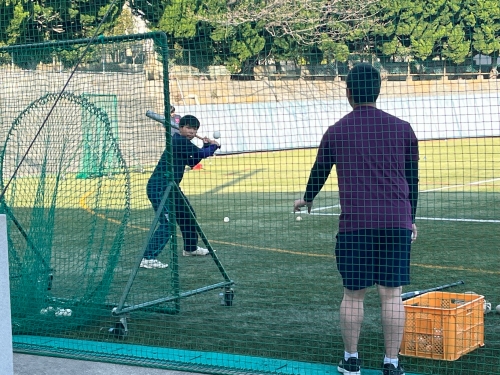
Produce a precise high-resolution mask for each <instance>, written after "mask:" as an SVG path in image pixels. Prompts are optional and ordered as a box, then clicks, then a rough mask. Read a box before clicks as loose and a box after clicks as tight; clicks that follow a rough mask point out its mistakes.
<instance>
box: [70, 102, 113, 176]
mask: <svg viewBox="0 0 500 375" xmlns="http://www.w3.org/2000/svg"><path fill="white" fill-rule="evenodd" d="M83 97H84V98H86V99H87V100H89V101H90V102H91V103H93V104H94V105H95V106H96V107H98V108H100V109H102V110H103V111H104V112H105V113H106V114H107V115H108V118H109V119H110V123H111V125H110V127H111V131H112V132H113V134H115V136H116V135H118V115H117V113H116V111H117V100H116V95H93V94H88V95H85V94H83ZM82 116H83V120H82V128H83V133H84V136H83V137H84V139H85V140H84V143H83V147H84V150H85V151H84V156H83V163H82V165H81V166H80V170H81V172H79V173H78V174H77V178H88V177H91V176H99V175H100V173H105V174H107V175H110V174H112V173H116V172H118V171H114V170H113V168H112V167H113V157H114V155H113V154H112V153H108V154H107V155H106V159H108V160H106V161H104V163H105V164H106V165H105V167H104V168H99V165H100V164H102V161H101V157H99V153H100V152H99V150H101V149H102V148H103V145H99V144H95V142H96V141H101V142H102V140H101V139H102V137H100V136H99V135H97V136H95V135H94V133H100V132H104V129H99V128H98V127H97V126H96V125H97V124H96V123H95V122H94V121H93V118H92V116H88V113H87V111H85V110H84V111H83V114H82ZM117 141H118V140H117ZM96 150H97V152H96Z"/></svg>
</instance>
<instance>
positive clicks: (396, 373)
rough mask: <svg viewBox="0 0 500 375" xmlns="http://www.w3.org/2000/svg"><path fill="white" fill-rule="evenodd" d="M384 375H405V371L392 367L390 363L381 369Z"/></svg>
mask: <svg viewBox="0 0 500 375" xmlns="http://www.w3.org/2000/svg"><path fill="white" fill-rule="evenodd" d="M383 373H384V375H405V369H404V368H402V367H401V365H398V367H396V366H394V365H393V364H392V363H385V364H384V367H383Z"/></svg>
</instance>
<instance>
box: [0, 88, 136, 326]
mask: <svg viewBox="0 0 500 375" xmlns="http://www.w3.org/2000/svg"><path fill="white" fill-rule="evenodd" d="M56 98H58V94H46V95H44V96H42V97H41V98H40V99H38V100H36V101H34V102H32V103H30V104H29V105H28V106H27V107H26V108H24V109H23V110H22V111H20V113H19V116H18V117H16V118H15V119H14V121H13V122H12V127H11V128H10V129H9V131H8V133H7V137H6V141H5V144H4V147H3V148H2V150H3V152H2V154H1V155H0V160H1V164H2V179H1V182H2V187H5V186H6V184H7V183H8V182H10V186H9V189H8V192H7V194H6V195H5V196H4V200H3V201H2V210H3V212H4V213H5V214H6V215H7V217H8V219H9V224H11V225H9V244H10V249H9V260H10V265H11V268H10V270H11V280H12V284H11V285H12V289H11V295H12V310H13V315H12V318H13V321H14V324H15V325H14V327H13V328H14V332H17V331H19V332H34V333H39V332H53V330H54V329H67V328H68V327H70V326H75V325H81V324H84V323H85V322H87V321H88V320H89V319H91V318H92V317H93V316H95V315H96V314H99V307H100V308H101V309H102V308H103V306H104V303H105V301H106V297H107V293H108V289H109V287H110V284H111V282H112V280H113V270H114V269H115V268H116V266H117V264H118V260H119V257H120V250H121V247H122V244H123V240H124V238H123V236H124V228H125V225H126V223H127V219H128V216H129V210H130V181H129V180H130V176H129V174H128V170H127V168H126V165H125V163H124V160H123V158H122V157H121V155H120V150H119V148H118V144H117V142H116V139H115V136H114V135H113V132H112V129H111V123H110V120H109V118H108V116H107V114H106V112H104V111H102V110H100V109H99V108H97V107H96V106H94V105H93V104H92V103H90V102H89V101H88V100H86V99H85V98H84V97H81V96H76V95H73V94H69V93H65V94H63V95H62V96H61V97H60V98H59V102H58V103H57V106H56V107H55V108H54V111H53V112H52V114H51V116H50V117H49V118H48V121H47V122H46V123H45V125H44V127H43V128H41V129H40V128H39V126H40V125H41V124H42V122H43V119H44V116H46V114H47V113H48V111H49V109H50V108H51V107H52V106H53V104H54V102H55V100H56ZM84 119H85V120H86V121H91V122H92V123H93V124H94V125H96V128H97V129H98V131H97V132H93V133H92V134H91V133H90V132H88V131H87V132H86V134H85V135H86V136H87V140H88V138H90V139H92V140H93V143H94V144H96V145H97V147H96V148H95V149H94V150H93V154H94V155H95V164H94V168H95V171H96V175H97V176H101V177H102V176H104V172H105V171H106V170H108V169H112V170H113V171H115V172H117V173H119V176H118V177H116V178H117V179H119V180H120V183H119V184H115V185H113V186H111V185H110V184H109V183H108V182H107V181H106V180H105V179H104V178H94V179H91V180H90V179H89V180H88V181H80V180H77V179H76V176H77V172H78V169H79V165H80V163H81V162H82V160H81V159H82V158H83V157H84V151H83V148H84V143H85V142H84V141H83V131H84V127H83V125H84V121H83V120H84ZM37 132H39V134H38V137H37V139H36V140H35V134H36V133H37ZM33 141H34V143H33V144H32V145H31V143H32V142H33ZM30 145H31V149H30V153H29V156H28V157H26V159H25V162H24V163H22V164H21V165H20V164H19V163H20V161H21V159H22V158H23V157H24V156H25V152H26V151H27V150H28V148H29V147H30ZM17 166H20V167H19V168H18V169H17V173H16V174H15V178H14V179H13V180H11V181H9V179H10V178H11V176H13V174H14V168H15V167H17ZM71 218H78V219H77V220H75V221H73V220H72V219H71ZM111 223H113V224H112V225H110V224H111ZM69 233H72V234H71V235H68V234H69ZM66 315H71V318H72V319H71V320H70V321H64V320H63V319H61V317H62V316H66ZM56 327H57V328H56Z"/></svg>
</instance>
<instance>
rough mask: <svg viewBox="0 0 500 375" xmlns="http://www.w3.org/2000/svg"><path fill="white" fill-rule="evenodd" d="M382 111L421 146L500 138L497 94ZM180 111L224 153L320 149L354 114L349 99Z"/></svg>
mask: <svg viewBox="0 0 500 375" xmlns="http://www.w3.org/2000/svg"><path fill="white" fill-rule="evenodd" d="M377 105H378V107H379V108H381V109H383V110H385V111H387V112H389V113H391V114H393V115H395V116H398V117H400V118H402V119H404V120H406V121H409V122H410V123H411V124H412V126H413V129H414V130H415V133H416V134H417V137H418V138H419V139H420V140H426V139H447V138H467V137H485V136H500V95H499V94H498V93H494V92H492V93H486V94H482V95H478V94H477V92H476V93H473V92H471V93H469V94H463V95H456V96H414V97H408V96H405V97H401V98H397V97H395V98H380V99H379V100H378V102H377ZM176 109H177V113H179V114H181V115H185V114H193V115H195V116H197V117H198V118H199V119H200V121H201V123H202V126H201V128H200V131H199V134H200V135H206V136H208V137H210V138H212V136H213V132H214V131H216V130H218V131H220V132H221V135H222V136H221V139H220V141H221V144H222V148H221V150H220V153H234V152H249V151H266V150H267V151H268V150H281V149H290V148H303V147H317V146H318V144H319V141H320V139H321V136H322V135H323V133H324V132H325V131H326V129H327V128H328V126H329V125H333V124H334V123H335V122H336V121H338V120H339V119H340V118H341V117H342V116H344V115H345V114H347V113H348V112H349V111H350V110H351V108H350V107H349V104H348V103H347V100H345V99H342V100H337V101H333V100H332V101H327V100H324V101H321V100H315V101H313V100H304V101H289V102H274V103H270V102H267V103H251V104H224V105H202V106H196V105H192V106H177V108H176Z"/></svg>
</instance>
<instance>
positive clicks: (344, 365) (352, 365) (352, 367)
mask: <svg viewBox="0 0 500 375" xmlns="http://www.w3.org/2000/svg"><path fill="white" fill-rule="evenodd" d="M337 371H338V372H340V373H341V374H344V375H361V360H360V359H359V358H354V357H351V358H349V359H348V360H347V361H346V360H345V359H343V358H342V360H341V361H340V363H339V365H338V366H337Z"/></svg>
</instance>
